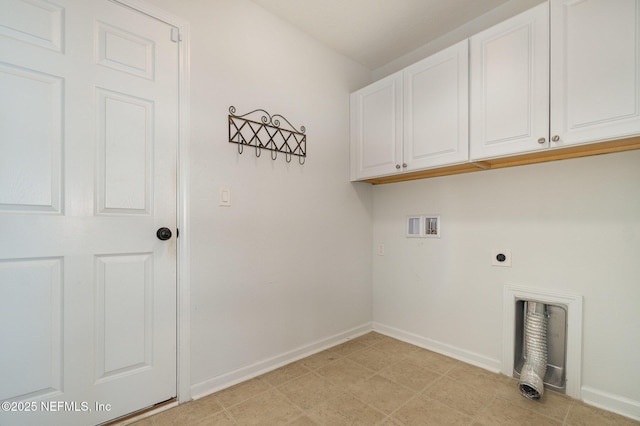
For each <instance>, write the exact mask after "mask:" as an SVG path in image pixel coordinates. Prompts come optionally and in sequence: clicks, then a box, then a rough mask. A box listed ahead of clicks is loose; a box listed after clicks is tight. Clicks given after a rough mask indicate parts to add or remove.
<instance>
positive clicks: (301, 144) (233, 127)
mask: <svg viewBox="0 0 640 426" xmlns="http://www.w3.org/2000/svg"><path fill="white" fill-rule="evenodd" d="M251 117H258V118H259V119H260V121H257V118H254V119H251ZM280 119H282V120H283V121H284V122H286V124H287V125H288V126H289V127H290V129H287V128H282V127H280ZM305 130H306V129H305V128H304V126H300V130H298V129H296V128H295V127H294V126H293V125H292V124H291V123H290V122H289V120H287V119H286V118H284V117H283V116H282V115H280V114H274V115H270V114H269V113H268V112H267V111H265V110H263V109H256V110H254V111H251V112H248V113H246V114H243V115H236V108H235V107H234V106H231V107H229V142H230V143H236V144H238V153H239V154H242V152H243V151H244V147H245V145H246V146H250V147H253V148H255V151H256V157H260V154H261V153H262V150H263V149H266V150H268V151H271V159H272V160H275V159H276V158H278V153H279V152H282V153H284V156H285V159H286V160H287V163H290V162H291V159H292V156H293V155H295V156H297V157H298V162H299V163H300V164H304V162H305V161H306V157H307V135H305V134H304V132H305Z"/></svg>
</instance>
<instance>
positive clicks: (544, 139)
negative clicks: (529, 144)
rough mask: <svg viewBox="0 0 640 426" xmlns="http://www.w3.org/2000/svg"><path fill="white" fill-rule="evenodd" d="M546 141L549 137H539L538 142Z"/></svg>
mask: <svg viewBox="0 0 640 426" xmlns="http://www.w3.org/2000/svg"><path fill="white" fill-rule="evenodd" d="M545 142H547V138H540V139H538V143H545Z"/></svg>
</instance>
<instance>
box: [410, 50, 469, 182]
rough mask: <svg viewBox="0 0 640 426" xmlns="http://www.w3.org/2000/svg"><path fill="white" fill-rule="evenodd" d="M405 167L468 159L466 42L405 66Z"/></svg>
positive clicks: (467, 60) (422, 166)
mask: <svg viewBox="0 0 640 426" xmlns="http://www.w3.org/2000/svg"><path fill="white" fill-rule="evenodd" d="M403 92H404V149H403V164H406V165H407V167H406V170H420V169H425V168H428V167H434V166H442V165H447V164H453V163H460V162H464V161H467V160H468V159H469V43H468V41H467V40H464V41H463V42H460V43H458V44H456V45H453V46H451V47H449V48H447V49H445V50H443V51H441V52H438V53H436V54H435V55H432V56H430V57H428V58H426V59H424V60H422V61H420V62H418V63H416V64H414V65H411V66H410V67H408V68H406V69H405V70H404V91H403Z"/></svg>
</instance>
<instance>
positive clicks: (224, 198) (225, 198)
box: [218, 188, 231, 207]
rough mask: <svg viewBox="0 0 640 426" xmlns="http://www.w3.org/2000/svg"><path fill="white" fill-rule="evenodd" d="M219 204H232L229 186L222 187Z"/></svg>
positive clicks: (226, 205)
mask: <svg viewBox="0 0 640 426" xmlns="http://www.w3.org/2000/svg"><path fill="white" fill-rule="evenodd" d="M218 205H219V206H223V207H229V206H230V205H231V190H230V189H229V188H220V192H219V194H218Z"/></svg>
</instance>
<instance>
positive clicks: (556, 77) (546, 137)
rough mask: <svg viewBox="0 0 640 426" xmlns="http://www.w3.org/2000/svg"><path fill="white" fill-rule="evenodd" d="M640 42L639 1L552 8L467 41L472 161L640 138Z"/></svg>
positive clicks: (564, 1) (563, 0)
mask: <svg viewBox="0 0 640 426" xmlns="http://www.w3.org/2000/svg"><path fill="white" fill-rule="evenodd" d="M549 17H550V18H549ZM549 20H550V25H549ZM549 34H551V36H549ZM639 34H640V0H615V1H611V0H551V2H550V3H549V2H545V3H543V4H541V5H539V6H537V7H535V8H533V9H531V10H529V11H527V12H524V13H522V14H520V15H517V16H515V17H514V18H511V19H509V20H507V21H505V22H502V23H500V24H498V25H496V26H494V27H492V28H490V29H488V30H486V31H484V32H482V33H480V34H477V35H475V36H473V37H471V55H470V56H471V60H470V69H471V73H470V84H471V89H470V92H471V99H470V105H471V113H470V123H471V126H470V137H469V140H470V157H471V159H472V160H479V159H487V158H495V157H504V156H509V155H513V154H520V153H527V152H532V151H536V150H544V149H549V148H552V149H553V148H562V147H566V146H569V145H576V144H586V143H591V142H602V141H607V140H612V139H619V138H624V137H629V136H634V135H638V134H640V36H639ZM549 37H551V38H550V39H549ZM549 46H550V48H549Z"/></svg>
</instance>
